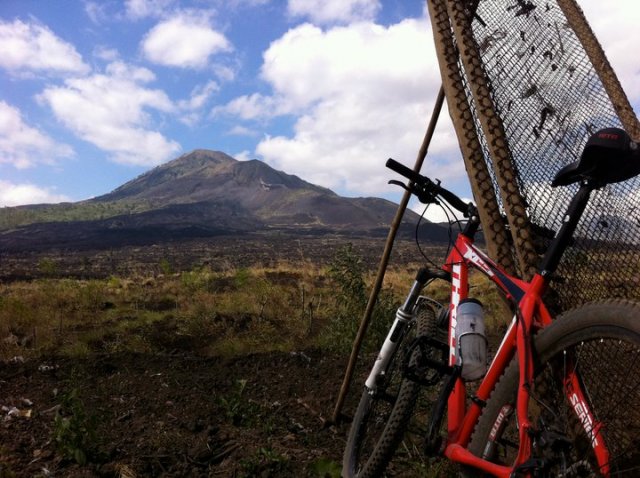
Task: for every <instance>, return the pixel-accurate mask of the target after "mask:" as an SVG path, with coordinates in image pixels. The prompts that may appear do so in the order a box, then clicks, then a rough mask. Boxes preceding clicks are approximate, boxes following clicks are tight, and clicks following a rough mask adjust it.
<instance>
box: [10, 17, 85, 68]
mask: <svg viewBox="0 0 640 478" xmlns="http://www.w3.org/2000/svg"><path fill="white" fill-rule="evenodd" d="M0 67H2V68H5V69H7V70H9V71H11V72H14V73H25V72H30V73H33V72H43V73H58V74H60V73H62V74H68V73H86V72H87V71H89V67H88V66H87V65H85V64H84V62H83V61H82V57H81V56H80V54H79V53H78V52H77V51H76V49H75V48H74V47H73V45H71V44H69V43H67V42H65V41H63V40H61V39H60V38H58V37H57V36H56V35H55V34H54V33H53V32H52V31H51V30H49V29H48V28H47V27H46V26H43V25H39V24H36V23H24V22H22V21H20V20H14V21H13V22H5V21H2V20H0Z"/></svg>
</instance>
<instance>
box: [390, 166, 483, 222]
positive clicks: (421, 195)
mask: <svg viewBox="0 0 640 478" xmlns="http://www.w3.org/2000/svg"><path fill="white" fill-rule="evenodd" d="M386 166H387V168H389V169H391V170H392V171H395V172H396V173H398V174H399V175H401V176H404V177H405V178H407V179H408V180H409V181H411V183H410V184H409V186H408V187H407V188H406V189H407V190H409V192H411V193H412V194H415V195H416V196H417V197H418V199H419V200H420V201H421V202H423V203H432V202H435V199H436V196H440V197H441V198H442V199H444V200H445V201H447V202H448V203H449V204H450V205H451V207H453V208H454V209H457V210H458V211H460V212H461V213H462V214H464V215H465V217H469V216H470V215H472V214H473V211H475V206H474V205H473V204H471V203H466V202H464V201H463V200H462V199H461V198H460V197H459V196H458V195H457V194H455V193H453V192H451V191H449V190H448V189H445V188H443V187H442V186H440V185H439V184H437V183H434V182H433V181H432V180H431V179H429V178H428V177H426V176H423V175H422V174H419V173H416V172H415V171H413V170H412V169H409V168H408V167H406V166H405V165H404V164H400V163H399V162H398V161H396V160H395V159H392V158H389V159H388V160H387V164H386Z"/></svg>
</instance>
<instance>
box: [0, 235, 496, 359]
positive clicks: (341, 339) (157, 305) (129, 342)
mask: <svg viewBox="0 0 640 478" xmlns="http://www.w3.org/2000/svg"><path fill="white" fill-rule="evenodd" d="M39 267H40V268H41V269H42V270H47V271H49V272H50V273H51V274H53V272H55V262H53V261H46V260H43V261H41V264H40V265H39ZM158 270H159V271H161V272H162V273H159V274H156V275H151V276H131V277H119V276H113V277H110V278H108V279H94V280H72V279H54V278H44V279H39V280H34V281H31V282H13V283H8V284H0V358H1V359H9V358H11V357H14V356H16V355H22V356H24V357H25V358H26V357H29V356H31V357H33V356H38V355H40V354H43V353H47V354H51V353H56V354H62V355H67V356H74V357H79V356H80V357H81V356H86V355H89V354H91V353H95V352H99V353H112V352H125V351H130V352H142V353H149V352H155V351H165V352H166V351H173V350H176V349H178V350H182V349H186V350H189V351H194V352H196V353H199V354H203V355H220V356H235V355H241V354H245V353H249V352H268V351H274V350H284V351H288V350H295V349H301V348H304V347H321V348H326V349H328V350H332V351H336V352H342V353H348V351H349V350H350V349H351V345H352V343H353V339H354V337H355V334H356V331H357V329H358V327H359V324H360V320H361V318H362V314H363V311H364V309H365V306H366V303H367V300H368V294H369V290H370V283H371V281H372V280H373V276H372V274H371V273H367V272H366V271H365V268H364V266H363V263H362V259H361V257H360V256H359V254H358V253H357V251H356V250H355V249H354V248H353V247H352V246H351V245H347V246H345V247H344V248H342V249H340V250H338V251H337V253H336V256H335V258H334V260H333V261H332V263H331V264H330V265H329V266H328V267H319V266H316V265H314V264H311V263H304V264H280V265H277V266H275V267H271V268H259V267H252V268H240V269H230V270H227V271H222V272H214V271H212V270H210V269H207V268H200V269H194V270H190V271H184V272H178V273H172V267H171V264H169V263H168V261H162V262H161V263H160V264H159V267H158ZM410 270H411V272H409V271H407V270H391V271H389V272H388V274H387V280H386V283H385V286H384V287H383V290H382V292H381V294H380V296H379V298H378V303H377V306H376V308H375V310H374V317H373V319H372V321H371V325H370V328H369V331H368V332H367V341H366V343H365V349H366V350H367V351H373V350H375V349H377V347H378V346H379V343H380V342H381V340H382V339H383V338H384V335H385V334H386V331H387V330H388V327H389V324H390V323H391V321H392V320H393V317H394V314H395V310H396V308H397V307H398V305H399V304H400V301H401V300H402V299H403V297H404V294H406V291H407V287H408V285H409V284H411V283H412V280H413V277H412V276H413V270H414V268H411V269H410ZM471 283H472V289H471V295H472V296H474V297H480V298H482V301H483V303H484V306H485V311H486V313H487V316H488V318H489V319H488V324H489V326H492V325H493V326H500V325H501V324H502V323H503V321H502V320H501V319H497V320H496V319H494V318H493V317H496V318H499V317H501V314H502V313H503V310H504V305H503V304H502V302H501V300H500V299H499V298H497V296H496V294H495V293H494V292H493V291H492V287H491V285H490V284H488V283H487V281H486V280H484V279H483V278H482V277H481V276H479V275H475V276H473V277H472V281H471ZM428 294H430V295H432V296H433V297H434V298H436V299H437V300H441V301H442V302H446V301H447V300H448V299H447V294H448V288H447V286H446V284H440V285H434V286H430V288H429V290H428Z"/></svg>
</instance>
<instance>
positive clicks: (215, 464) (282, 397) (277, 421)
mask: <svg viewBox="0 0 640 478" xmlns="http://www.w3.org/2000/svg"><path fill="white" fill-rule="evenodd" d="M345 365H346V357H337V356H329V355H326V354H324V353H322V352H320V351H317V350H306V351H300V352H291V353H284V352H283V353H270V354H264V355H252V356H245V357H242V358H235V359H229V360H223V359H219V358H204V357H198V356H194V355H191V354H189V353H175V352H174V353H173V354H160V355H132V354H126V355H99V356H96V357H92V358H87V359H82V360H71V359H68V358H65V359H56V358H53V357H52V358H48V359H39V360H37V361H35V360H34V361H27V362H21V361H20V360H19V359H17V360H15V361H13V362H8V363H2V364H0V410H1V415H0V477H2V478H5V477H10V476H16V477H23V476H24V477H27V476H28V477H32V476H61V477H62V476H64V477H94V476H100V477H103V476H105V477H123V478H132V477H138V476H154V477H155V476H167V477H168V476H185V477H187V476H188V477H200V476H223V477H242V476H264V477H267V476H274V477H276V476H298V477H303V476H312V477H313V476H331V472H332V471H333V473H335V472H336V471H337V470H336V467H337V466H338V464H339V462H340V461H341V454H342V450H343V447H344V443H345V437H346V434H347V427H348V425H346V424H342V425H339V426H327V420H328V419H329V418H330V416H331V414H332V411H333V407H334V404H335V399H336V395H337V391H338V390H339V387H340V380H341V378H342V374H343V372H344V368H345ZM351 395H352V397H351V398H350V400H353V399H354V397H353V395H357V394H355V393H352V394H351ZM56 416H57V417H58V418H57V419H56ZM65 418H66V420H64V419H65ZM65 424H66V425H68V426H66V428H65ZM83 427H84V428H83ZM74 430H75V431H77V430H82V433H74ZM86 430H89V432H86ZM90 432H95V433H94V434H92V433H90ZM81 434H84V435H86V436H92V438H91V439H89V440H85V441H82V440H83V439H82V438H78V436H79V435H81ZM65 446H66V447H67V448H66V450H67V452H66V453H65V452H63V451H61V450H65V448H64V447H65ZM75 449H80V450H81V452H80V455H79V456H78V457H76V458H75V459H74V458H73V457H74V456H75V455H74V453H75ZM68 450H71V452H70V453H69V452H68ZM65 455H66V457H64V456H65ZM83 455H84V457H86V461H87V463H86V464H84V465H79V464H78V463H77V462H78V461H80V462H83V461H84V459H83ZM78 458H80V460H78ZM12 473H13V474H12ZM327 473H329V474H327ZM333 476H335V474H334V475H333Z"/></svg>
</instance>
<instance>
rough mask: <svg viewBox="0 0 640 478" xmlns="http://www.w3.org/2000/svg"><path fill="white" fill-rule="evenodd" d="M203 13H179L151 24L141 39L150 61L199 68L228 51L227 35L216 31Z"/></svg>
mask: <svg viewBox="0 0 640 478" xmlns="http://www.w3.org/2000/svg"><path fill="white" fill-rule="evenodd" d="M208 21H209V20H208V18H207V16H206V15H204V17H202V16H196V15H195V14H180V15H178V16H175V17H172V18H171V19H169V20H166V21H163V22H161V23H159V24H157V25H156V26H155V27H153V28H152V29H151V30H150V31H149V32H148V33H147V35H146V36H145V38H144V40H143V41H142V50H143V52H144V55H145V56H146V58H147V59H148V60H149V61H152V62H154V63H157V64H160V65H165V66H175V67H179V68H202V67H205V66H207V64H208V62H209V57H210V56H212V55H215V54H216V53H220V52H225V51H229V50H230V49H231V44H230V43H229V41H228V40H227V38H226V37H225V36H224V35H223V34H221V33H219V32H217V31H215V30H214V29H213V28H211V26H210V25H209V23H208Z"/></svg>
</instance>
